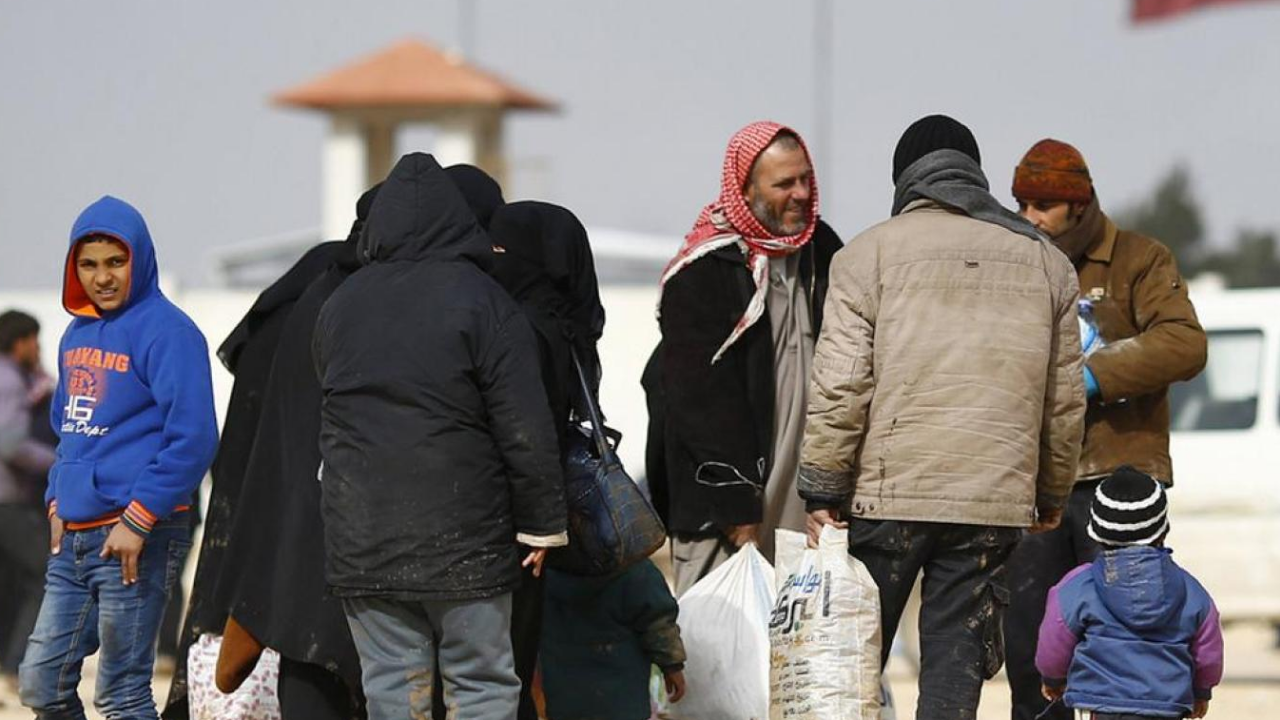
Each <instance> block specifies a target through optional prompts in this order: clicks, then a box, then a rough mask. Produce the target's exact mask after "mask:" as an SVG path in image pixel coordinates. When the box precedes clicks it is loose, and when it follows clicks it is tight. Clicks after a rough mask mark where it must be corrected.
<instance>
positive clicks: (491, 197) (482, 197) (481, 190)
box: [444, 164, 506, 230]
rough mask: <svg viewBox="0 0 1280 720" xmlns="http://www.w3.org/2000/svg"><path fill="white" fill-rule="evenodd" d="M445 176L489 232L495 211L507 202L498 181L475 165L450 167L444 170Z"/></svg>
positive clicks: (481, 225)
mask: <svg viewBox="0 0 1280 720" xmlns="http://www.w3.org/2000/svg"><path fill="white" fill-rule="evenodd" d="M444 174H445V175H448V176H449V179H450V180H452V181H453V184H454V185H457V186H458V191H459V192H461V193H462V197H464V198H466V201H467V205H468V206H469V207H470V208H471V212H472V213H474V214H475V216H476V220H478V221H479V222H480V227H482V228H484V229H485V230H488V229H489V223H490V222H491V221H492V219H493V213H494V211H496V210H497V209H498V208H500V207H502V205H503V203H505V202H506V201H505V200H503V199H502V187H501V186H499V185H498V181H497V180H494V179H493V178H492V177H490V176H489V174H488V173H486V172H485V171H483V170H481V169H480V168H478V167H476V166H474V165H465V164H459V165H450V166H449V167H447V168H445V169H444Z"/></svg>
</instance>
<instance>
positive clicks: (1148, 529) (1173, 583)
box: [1036, 465, 1223, 720]
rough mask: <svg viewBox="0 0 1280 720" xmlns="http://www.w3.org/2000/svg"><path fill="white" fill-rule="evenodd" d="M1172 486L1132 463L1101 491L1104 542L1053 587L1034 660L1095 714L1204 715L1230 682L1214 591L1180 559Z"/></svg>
mask: <svg viewBox="0 0 1280 720" xmlns="http://www.w3.org/2000/svg"><path fill="white" fill-rule="evenodd" d="M1168 514H1169V501H1168V499H1167V497H1166V496H1165V489H1164V486H1163V485H1162V484H1161V483H1160V482H1159V481H1157V480H1156V479H1155V478H1152V477H1151V476H1150V475H1147V474H1145V473H1142V472H1139V471H1138V470H1135V469H1134V468H1132V467H1130V466H1128V465H1124V466H1121V467H1120V468H1118V469H1117V470H1116V471H1115V472H1114V473H1112V474H1111V475H1110V476H1108V477H1107V478H1106V479H1105V480H1102V481H1101V482H1100V483H1097V484H1096V485H1095V487H1094V491H1093V501H1092V504H1091V507H1090V513H1089V523H1088V526H1087V530H1086V532H1088V533H1089V536H1090V537H1092V538H1093V540H1094V542H1096V543H1098V544H1099V545H1100V546H1101V548H1102V550H1101V552H1099V553H1098V554H1097V555H1096V556H1095V557H1094V559H1093V560H1092V561H1091V562H1088V563H1085V564H1083V565H1081V566H1080V567H1077V568H1076V569H1074V570H1072V571H1071V572H1069V573H1067V576H1066V577H1064V578H1063V579H1062V580H1061V581H1060V582H1059V583H1058V584H1057V585H1054V586H1053V588H1051V589H1050V590H1049V593H1048V599H1047V602H1046V605H1045V611H1044V620H1043V621H1042V622H1041V623H1040V631H1039V633H1038V644H1037V649H1036V668H1037V669H1038V670H1039V671H1040V675H1041V676H1042V677H1043V678H1044V679H1043V681H1042V687H1041V692H1042V694H1043V696H1044V698H1045V699H1046V700H1048V701H1050V702H1053V703H1054V704H1055V705H1057V703H1058V701H1061V702H1062V706H1063V707H1065V708H1067V709H1068V711H1070V710H1077V711H1087V713H1086V714H1085V717H1089V718H1092V719H1093V720H1141V719H1142V718H1182V717H1192V718H1202V717H1204V716H1205V713H1207V712H1208V711H1209V700H1210V699H1211V698H1212V696H1213V688H1214V687H1215V686H1217V684H1218V683H1219V682H1221V681H1222V662H1223V644H1222V625H1221V623H1220V622H1219V617H1218V609H1217V607H1215V606H1214V604H1213V598H1211V597H1209V593H1208V592H1207V591H1206V590H1205V589H1204V587H1203V586H1201V585H1200V583H1199V582H1197V581H1196V579H1195V578H1194V577H1192V576H1191V574H1190V573H1188V572H1187V571H1186V570H1183V569H1182V568H1180V567H1178V565H1177V564H1176V563H1175V562H1174V561H1173V556H1172V555H1171V553H1170V551H1169V549H1168V548H1166V547H1165V539H1166V538H1167V537H1168V535H1169V519H1168Z"/></svg>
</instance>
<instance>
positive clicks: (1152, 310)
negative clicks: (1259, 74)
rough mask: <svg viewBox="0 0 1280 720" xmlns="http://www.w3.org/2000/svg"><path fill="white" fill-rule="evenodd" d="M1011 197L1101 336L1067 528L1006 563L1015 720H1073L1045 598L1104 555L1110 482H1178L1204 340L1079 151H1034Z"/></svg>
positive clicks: (1170, 281) (1169, 272)
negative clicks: (1173, 395) (1046, 628)
mask: <svg viewBox="0 0 1280 720" xmlns="http://www.w3.org/2000/svg"><path fill="white" fill-rule="evenodd" d="M1013 196H1014V197H1015V198H1017V200H1018V208H1019V210H1020V211H1021V213H1022V215H1023V216H1024V217H1026V218H1027V220H1029V221H1030V222H1032V223H1033V224H1034V225H1035V226H1036V227H1037V228H1038V229H1040V231H1041V232H1043V233H1045V234H1046V235H1048V236H1049V237H1050V238H1052V239H1053V243H1054V245H1056V246H1057V247H1058V249H1060V250H1062V252H1063V253H1065V254H1066V256H1067V258H1068V259H1070V260H1071V262H1072V264H1074V265H1075V271H1076V273H1077V275H1078V277H1079V283H1080V291H1081V294H1082V296H1083V299H1082V302H1083V303H1084V304H1085V307H1086V313H1087V315H1088V316H1089V317H1091V318H1092V321H1093V323H1095V325H1096V328H1097V331H1098V333H1099V335H1100V336H1101V343H1100V345H1101V346H1100V347H1098V349H1097V350H1095V351H1093V352H1091V353H1090V354H1089V356H1088V358H1087V359H1086V362H1085V368H1084V383H1085V387H1086V388H1087V391H1088V395H1089V407H1088V412H1087V414H1086V415H1085V430H1084V445H1083V448H1082V450H1081V453H1080V466H1079V470H1078V471H1077V476H1076V482H1075V484H1074V485H1073V487H1072V490H1071V497H1070V499H1069V500H1068V501H1067V506H1066V512H1065V514H1064V516H1063V520H1062V524H1061V525H1060V526H1059V527H1058V528H1057V529H1055V530H1052V531H1050V532H1047V533H1044V534H1041V535H1036V536H1029V537H1026V538H1024V539H1023V540H1022V542H1020V543H1019V544H1018V547H1017V549H1016V550H1014V553H1013V557H1012V558H1010V560H1009V586H1010V590H1011V592H1010V605H1009V612H1008V614H1007V615H1006V616H1005V642H1006V644H1007V646H1008V652H1009V671H1008V678H1009V687H1010V690H1011V692H1012V695H1013V716H1012V717H1013V720H1033V718H1041V717H1044V718H1048V719H1049V720H1068V718H1069V717H1070V713H1069V712H1068V711H1067V710H1066V709H1065V708H1062V707H1061V706H1055V707H1053V708H1050V709H1048V710H1046V708H1045V705H1046V703H1045V700H1044V698H1043V697H1041V694H1040V676H1039V674H1038V673H1036V669H1035V663H1034V662H1033V660H1034V658H1035V652H1036V628H1037V627H1039V626H1040V620H1041V618H1042V617H1043V615H1044V602H1045V596H1046V594H1047V593H1048V591H1049V587H1050V586H1052V585H1053V584H1054V583H1056V582H1058V581H1059V580H1060V579H1061V578H1062V576H1063V575H1065V574H1066V573H1067V572H1068V571H1069V570H1071V569H1072V568H1074V567H1076V566H1077V565H1079V564H1081V563H1086V562H1089V561H1090V560H1092V559H1093V557H1094V556H1095V555H1096V554H1097V553H1098V551H1099V546H1098V544H1097V542H1095V541H1094V539H1093V538H1092V537H1091V536H1090V535H1089V533H1088V523H1089V503H1090V501H1091V500H1092V498H1093V496H1094V492H1095V491H1096V490H1097V487H1098V483H1099V482H1100V481H1101V479H1102V478H1104V477H1106V476H1107V475H1109V474H1110V473H1111V472H1113V471H1114V470H1115V469H1116V468H1117V467H1119V466H1120V465H1122V464H1131V465H1133V466H1135V467H1136V468H1138V469H1139V470H1141V471H1142V472H1145V473H1147V474H1148V475H1151V476H1153V477H1155V478H1156V479H1157V480H1159V481H1160V482H1162V483H1165V484H1166V485H1169V486H1171V485H1172V484H1173V463H1172V461H1171V460H1170V458H1169V397H1168V394H1169V386H1170V385H1172V384H1173V383H1174V382H1177V381H1179V380H1190V379H1191V378H1193V377H1195V376H1196V375H1198V374H1199V373H1200V371H1201V370H1202V369H1204V365H1205V360H1206V357H1207V353H1208V350H1207V340H1206V338H1205V333H1204V330H1203V329H1202V328H1201V327H1200V323H1199V321H1198V320H1197V319H1196V311H1195V308H1194V307H1192V305H1191V299H1190V298H1189V297H1188V296H1187V286H1186V283H1184V282H1183V281H1182V277H1181V275H1180V274H1179V273H1178V265H1177V262H1176V261H1175V259H1174V257H1173V253H1172V252H1170V251H1169V249H1168V248H1167V247H1165V246H1164V245H1162V244H1160V243H1159V242H1158V241H1156V240H1153V239H1151V238H1148V237H1144V236H1142V235H1139V234H1137V233H1134V232H1129V231H1126V230H1121V229H1119V228H1117V227H1116V225H1115V223H1113V222H1112V221H1111V219H1110V218H1108V217H1107V216H1106V214H1105V213H1103V211H1102V208H1101V205H1100V203H1099V200H1098V194H1097V192H1096V190H1095V188H1094V185H1093V178H1092V177H1091V175H1090V174H1089V167H1088V166H1087V165H1086V164H1085V161H1084V157H1083V156H1081V154H1080V152H1079V151H1078V150H1076V149H1075V148H1074V147H1072V146H1071V145H1068V144H1066V143H1064V142H1061V141H1059V140H1041V141H1040V142H1038V143H1036V144H1035V145H1034V146H1032V147H1031V149H1030V150H1028V151H1027V154H1026V156H1025V157H1023V158H1022V161H1021V162H1020V163H1019V164H1018V166H1017V168H1015V169H1014V175H1013ZM1045 713H1047V714H1045Z"/></svg>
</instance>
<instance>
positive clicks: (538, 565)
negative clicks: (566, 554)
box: [520, 548, 547, 577]
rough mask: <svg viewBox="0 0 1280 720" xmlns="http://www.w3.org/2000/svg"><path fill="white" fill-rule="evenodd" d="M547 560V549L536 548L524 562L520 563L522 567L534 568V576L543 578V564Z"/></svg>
mask: <svg viewBox="0 0 1280 720" xmlns="http://www.w3.org/2000/svg"><path fill="white" fill-rule="evenodd" d="M546 559H547V549H546V548H534V549H533V550H530V551H529V554H528V555H526V556H525V558H524V562H522V563H520V567H529V566H530V565H532V566H533V576H534V577H542V563H543V562H545V561H546Z"/></svg>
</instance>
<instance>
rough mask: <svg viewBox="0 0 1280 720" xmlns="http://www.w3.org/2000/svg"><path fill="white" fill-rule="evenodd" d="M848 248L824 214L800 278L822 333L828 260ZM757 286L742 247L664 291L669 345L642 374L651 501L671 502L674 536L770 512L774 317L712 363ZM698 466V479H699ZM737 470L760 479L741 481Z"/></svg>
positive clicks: (705, 262) (692, 268) (696, 266)
mask: <svg viewBox="0 0 1280 720" xmlns="http://www.w3.org/2000/svg"><path fill="white" fill-rule="evenodd" d="M841 247H843V244H842V243H841V242H840V238H839V236H837V235H836V233H835V231H834V230H832V229H831V227H830V226H829V225H827V224H826V223H825V222H822V221H821V220H819V221H818V227H817V230H816V231H815V232H814V235H813V240H812V241H811V242H810V243H809V244H808V245H806V246H805V248H804V249H803V250H801V254H800V279H801V281H802V282H803V284H804V287H805V290H806V292H808V294H809V299H810V311H811V312H812V313H813V315H812V317H813V335H814V337H815V338H816V337H817V336H818V332H819V330H820V329H821V327H822V306H823V303H824V302H825V301H826V296H827V273H828V271H829V270H830V268H831V258H832V256H834V255H835V254H836V251H837V250H839V249H840V248H841ZM754 290H755V286H754V285H753V284H752V280H751V272H750V271H749V270H748V269H747V266H746V264H745V263H744V262H743V261H742V253H741V252H740V251H739V250H738V249H737V248H735V247H728V248H723V249H721V250H717V251H715V252H712V253H710V254H708V255H707V256H705V257H703V258H700V259H698V260H696V261H694V262H693V263H692V264H690V265H689V267H687V268H685V269H684V270H682V271H680V272H679V273H677V274H676V275H675V276H674V277H673V278H671V279H670V280H669V281H667V286H666V289H665V290H664V292H663V295H662V313H661V326H662V342H661V343H659V345H658V347H657V349H655V350H654V352H653V355H652V356H651V357H650V358H649V362H648V364H647V365H646V367H645V372H644V377H643V379H642V383H643V385H644V388H645V392H646V394H647V400H648V406H649V434H648V447H647V448H646V449H645V466H646V470H647V473H648V479H649V485H650V488H651V489H652V492H653V496H654V503H655V505H658V506H662V505H665V506H666V514H665V515H664V518H663V519H664V520H665V521H666V522H667V527H668V529H669V530H670V531H671V532H673V533H680V534H684V535H694V534H701V533H709V532H714V531H715V530H716V529H723V528H725V527H728V526H731V525H745V524H748V523H758V522H760V520H761V517H762V515H763V513H764V490H763V488H764V483H765V480H766V479H767V478H768V477H769V469H770V468H771V467H772V462H773V458H772V454H773V425H774V377H773V374H774V368H773V362H774V352H773V332H772V330H771V328H770V324H769V314H768V313H767V312H766V313H765V314H764V315H763V316H762V317H761V318H760V319H759V320H757V321H756V323H755V325H753V326H751V328H750V329H749V330H747V331H746V332H745V333H743V335H742V337H741V338H739V339H738V341H737V342H736V343H734V345H733V346H732V347H731V348H730V349H729V351H728V352H726V353H725V354H724V356H723V357H722V358H721V359H720V362H718V363H716V364H715V365H712V364H711V358H712V356H713V355H715V352H716V350H717V349H719V347H720V345H721V344H722V343H723V342H724V340H725V338H727V337H729V333H730V332H731V331H732V330H733V327H734V324H735V323H737V322H738V319H739V318H741V317H742V313H743V310H744V309H745V308H746V307H747V303H748V302H749V301H750V299H751V295H752V293H753V292H754ZM700 470H701V473H702V476H701V482H700V481H698V480H695V478H697V477H699V471H700ZM739 476H742V477H747V478H749V479H750V480H751V481H752V483H753V484H745V483H742V482H737V480H738V478H739ZM754 483H758V485H756V484H754ZM660 512H661V511H660Z"/></svg>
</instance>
